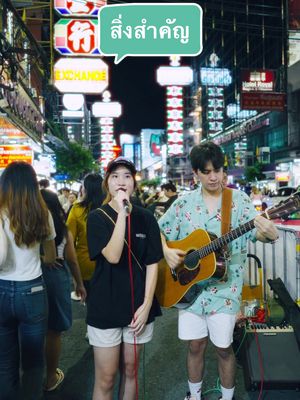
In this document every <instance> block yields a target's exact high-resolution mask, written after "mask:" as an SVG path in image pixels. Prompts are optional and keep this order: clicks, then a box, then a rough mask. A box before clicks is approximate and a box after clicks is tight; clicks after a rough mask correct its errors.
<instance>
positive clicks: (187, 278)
mask: <svg viewBox="0 0 300 400" xmlns="http://www.w3.org/2000/svg"><path fill="white" fill-rule="evenodd" d="M199 271H200V267H197V268H196V269H194V270H192V271H189V270H188V269H185V268H183V269H182V270H181V271H179V272H178V274H177V276H178V281H179V283H180V285H183V286H184V285H187V284H189V283H190V282H191V281H192V280H193V279H194V278H195V277H196V276H197V275H198V272H199Z"/></svg>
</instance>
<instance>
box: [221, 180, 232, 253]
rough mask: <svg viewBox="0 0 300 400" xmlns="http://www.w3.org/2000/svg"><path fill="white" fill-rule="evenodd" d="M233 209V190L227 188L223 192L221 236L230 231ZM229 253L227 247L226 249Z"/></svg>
mask: <svg viewBox="0 0 300 400" xmlns="http://www.w3.org/2000/svg"><path fill="white" fill-rule="evenodd" d="M231 207H232V190H231V189H230V188H228V187H225V188H224V189H223V192H222V206H221V235H222V236H223V235H225V234H226V233H228V232H229V231H230V222H231ZM225 250H226V251H227V246H226V247H225Z"/></svg>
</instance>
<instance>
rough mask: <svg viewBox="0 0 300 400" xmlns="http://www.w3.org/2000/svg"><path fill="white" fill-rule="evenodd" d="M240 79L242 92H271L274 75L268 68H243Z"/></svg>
mask: <svg viewBox="0 0 300 400" xmlns="http://www.w3.org/2000/svg"><path fill="white" fill-rule="evenodd" d="M241 80H242V92H272V91H273V90H274V84H275V75H274V72H273V71H270V70H263V69H258V70H255V71H250V70H244V71H242V75H241Z"/></svg>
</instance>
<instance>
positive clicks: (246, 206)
mask: <svg viewBox="0 0 300 400" xmlns="http://www.w3.org/2000/svg"><path fill="white" fill-rule="evenodd" d="M190 160H191V164H192V169H193V172H194V174H195V175H196V177H197V179H198V180H199V181H200V183H201V185H200V187H199V188H198V189H196V190H194V191H192V192H188V193H187V194H185V195H183V196H181V197H180V198H178V199H177V200H176V201H175V202H174V203H173V205H172V206H171V207H170V208H169V209H168V211H167V212H166V213H165V214H164V215H163V216H162V217H161V218H160V220H159V221H158V223H159V226H160V229H161V233H162V242H163V252H164V257H165V260H166V262H167V264H168V265H169V267H170V268H171V269H176V267H177V266H179V265H180V264H181V263H182V261H183V257H184V256H185V254H186V252H185V251H184V250H181V249H178V248H176V246H175V248H171V247H168V244H167V241H169V240H179V239H183V238H185V237H186V236H188V235H189V234H191V233H192V232H193V231H195V230H196V229H199V228H201V229H203V230H205V231H208V232H212V233H214V234H216V235H217V236H220V233H221V201H222V194H223V190H224V189H223V179H224V174H223V167H224V154H223V152H222V150H221V148H220V147H219V146H217V145H216V144H214V143H213V142H207V143H204V144H200V145H196V146H194V147H193V149H192V150H191V153H190ZM229 207H230V208H231V228H232V229H234V228H237V227H238V226H239V225H242V224H244V223H246V222H247V221H249V220H251V219H253V218H255V220H254V225H255V228H256V229H255V230H254V231H253V232H248V233H247V234H245V235H244V236H241V237H240V238H238V239H236V240H234V241H233V242H232V244H231V245H230V246H228V251H229V253H230V258H229V260H228V261H227V276H225V277H224V278H223V279H222V280H220V281H218V282H216V281H209V280H208V281H207V282H205V283H204V287H203V288H202V290H200V293H199V294H198V295H197V296H196V298H195V300H194V302H193V303H192V304H191V305H189V306H188V307H187V308H185V309H179V317H178V335H179V338H180V339H181V340H184V341H187V342H188V354H187V372H188V386H189V394H188V395H187V396H186V399H193V400H200V398H201V388H202V380H203V373H204V356H205V350H206V347H207V344H208V337H209V338H210V341H211V342H212V343H213V345H214V347H215V349H216V353H217V360H218V370H219V376H220V382H221V391H222V399H223V400H232V399H233V394H234V379H235V368H236V366H235V356H234V353H233V350H232V347H231V343H232V340H233V329H234V326H235V321H236V314H237V313H238V311H239V309H240V295H241V290H242V285H243V269H244V267H245V264H246V256H247V240H249V239H253V240H260V241H262V242H272V241H274V240H276V239H277V238H278V232H277V229H276V227H275V225H274V224H273V223H272V221H269V220H267V219H265V218H263V217H262V216H256V215H257V213H256V211H255V209H254V206H253V205H252V203H251V200H250V199H249V197H248V196H247V195H246V194H245V193H244V192H242V191H239V190H232V200H231V204H229ZM172 247H173V246H172Z"/></svg>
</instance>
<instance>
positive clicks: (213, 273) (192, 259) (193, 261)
mask: <svg viewBox="0 0 300 400" xmlns="http://www.w3.org/2000/svg"><path fill="white" fill-rule="evenodd" d="M299 210H300V191H299V190H298V191H297V192H295V193H294V194H293V195H292V196H290V197H289V198H288V199H286V200H284V201H281V202H280V203H278V204H277V205H275V206H274V207H272V208H269V209H267V210H266V211H265V212H264V213H262V214H261V215H262V216H263V217H265V218H268V219H279V218H284V217H286V216H288V215H289V214H292V213H294V212H297V211H299ZM253 228H254V219H252V220H251V221H248V222H246V223H245V224H243V225H241V226H239V227H238V228H236V229H233V230H232V231H230V232H228V233H226V234H225V235H223V236H221V237H219V238H218V237H216V236H213V235H211V234H209V233H208V232H206V231H205V230H203V229H197V230H195V231H194V232H193V233H191V234H190V235H188V236H187V237H186V238H184V239H182V240H175V241H169V242H167V245H168V247H171V248H174V249H181V250H184V251H185V252H186V255H185V257H184V259H183V262H182V264H180V265H179V266H178V267H177V268H176V269H171V268H170V267H169V266H168V264H167V262H166V260H165V259H162V260H161V261H160V262H159V264H158V280H157V286H156V292H155V294H156V297H157V299H158V301H159V303H160V305H161V306H162V307H172V306H175V305H176V304H177V303H179V302H180V301H181V302H182V303H184V304H186V306H187V305H189V304H190V303H192V302H193V301H194V300H195V298H197V296H198V294H199V293H200V292H201V291H202V289H203V287H204V286H206V285H207V284H208V283H210V282H212V281H213V280H220V279H226V262H225V261H226V257H225V254H224V252H222V249H223V248H224V246H226V245H227V244H229V243H230V242H232V241H233V240H235V239H237V238H239V237H240V236H242V235H244V234H245V233H247V232H249V231H250V230H252V229H253ZM196 284H197V285H196Z"/></svg>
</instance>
